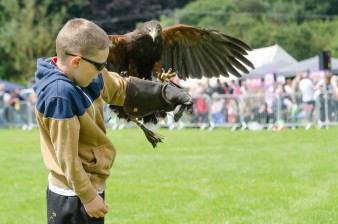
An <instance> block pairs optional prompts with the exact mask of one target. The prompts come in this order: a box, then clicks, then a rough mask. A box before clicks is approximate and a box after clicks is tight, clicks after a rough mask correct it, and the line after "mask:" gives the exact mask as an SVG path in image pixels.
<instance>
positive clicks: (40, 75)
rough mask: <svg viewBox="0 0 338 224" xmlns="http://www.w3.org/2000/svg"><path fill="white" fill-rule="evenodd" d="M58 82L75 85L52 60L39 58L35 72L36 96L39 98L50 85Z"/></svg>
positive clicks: (34, 87)
mask: <svg viewBox="0 0 338 224" xmlns="http://www.w3.org/2000/svg"><path fill="white" fill-rule="evenodd" d="M57 80H63V81H66V82H69V83H71V84H73V85H74V82H72V81H71V80H70V79H69V78H68V77H67V76H65V74H64V73H63V72H61V71H60V70H59V69H58V68H57V67H56V65H55V64H54V62H53V61H52V58H39V59H38V60H37V70H36V72H35V85H34V86H33V89H34V92H35V93H36V95H37V96H38V95H39V94H40V93H41V91H43V90H44V89H45V88H46V87H47V86H48V85H50V84H51V83H53V82H55V81H57Z"/></svg>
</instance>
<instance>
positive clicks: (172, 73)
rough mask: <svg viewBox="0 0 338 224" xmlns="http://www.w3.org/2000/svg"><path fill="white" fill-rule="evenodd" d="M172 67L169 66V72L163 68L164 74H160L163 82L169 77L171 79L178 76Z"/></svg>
mask: <svg viewBox="0 0 338 224" xmlns="http://www.w3.org/2000/svg"><path fill="white" fill-rule="evenodd" d="M171 71H172V69H171V68H169V69H168V71H167V72H165V70H164V69H163V68H162V74H161V75H160V80H161V81H162V82H165V81H166V80H167V79H170V78H171V77H174V76H176V75H177V74H176V72H171Z"/></svg>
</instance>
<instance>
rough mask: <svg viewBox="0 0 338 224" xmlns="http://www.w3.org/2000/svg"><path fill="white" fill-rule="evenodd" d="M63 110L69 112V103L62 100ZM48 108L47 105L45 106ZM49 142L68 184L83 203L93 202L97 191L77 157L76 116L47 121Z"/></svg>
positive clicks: (78, 130) (77, 125)
mask: <svg viewBox="0 0 338 224" xmlns="http://www.w3.org/2000/svg"><path fill="white" fill-rule="evenodd" d="M59 101H63V103H62V105H63V106H64V108H63V109H64V110H71V108H72V107H71V103H70V102H68V101H67V100H64V99H59ZM47 108H48V104H47ZM48 121H49V122H48V124H47V125H48V128H49V130H50V131H49V132H50V138H51V142H52V144H53V147H54V150H55V156H56V162H57V163H58V165H59V167H60V168H61V170H62V172H63V173H64V175H65V177H66V179H67V181H68V184H69V185H70V186H71V187H72V188H73V190H74V191H75V193H76V194H77V195H78V196H79V198H80V199H81V201H82V202H83V203H87V202H90V201H91V200H93V199H94V198H95V197H96V195H97V191H96V189H95V188H94V187H93V186H92V184H91V182H90V180H89V177H88V176H87V174H86V172H85V170H84V169H83V166H82V162H81V159H80V158H79V156H78V148H79V134H80V124H79V120H78V117H77V116H73V117H72V118H66V119H59V118H54V119H48Z"/></svg>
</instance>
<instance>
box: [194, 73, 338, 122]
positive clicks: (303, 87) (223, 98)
mask: <svg viewBox="0 0 338 224" xmlns="http://www.w3.org/2000/svg"><path fill="white" fill-rule="evenodd" d="M189 91H190V93H191V94H192V96H193V97H194V99H195V106H194V113H193V116H192V117H191V120H190V121H191V122H192V123H210V122H212V123H213V124H220V125H223V124H226V125H232V124H235V123H243V122H244V123H250V122H258V123H263V124H269V123H270V124H271V123H272V124H274V123H276V122H278V121H281V120H282V121H283V122H288V123H298V122H299V121H300V120H301V121H305V122H310V123H314V122H317V121H319V122H325V121H331V122H332V121H333V122H334V121H337V119H338V76H336V75H330V74H325V73H310V72H300V73H298V74H297V75H296V76H295V77H291V78H284V77H283V78H281V77H275V76H274V75H273V74H267V75H266V76H265V77H263V78H261V79H242V80H229V81H225V82H221V81H220V80H219V79H218V80H217V82H216V83H214V84H213V85H211V84H210V81H208V80H206V81H204V82H199V83H198V84H197V85H196V86H193V87H192V88H190V89H189ZM316 109H317V110H316ZM314 113H315V116H314Z"/></svg>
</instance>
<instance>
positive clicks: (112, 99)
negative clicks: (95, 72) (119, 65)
mask: <svg viewBox="0 0 338 224" xmlns="http://www.w3.org/2000/svg"><path fill="white" fill-rule="evenodd" d="M101 74H102V78H103V89H102V98H103V100H104V101H105V102H106V103H108V104H111V105H116V106H122V105H123V103H124V100H125V98H126V89H127V83H128V78H124V77H121V76H120V75H119V74H117V73H115V72H108V70H107V69H104V70H103V71H102V73H101Z"/></svg>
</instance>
